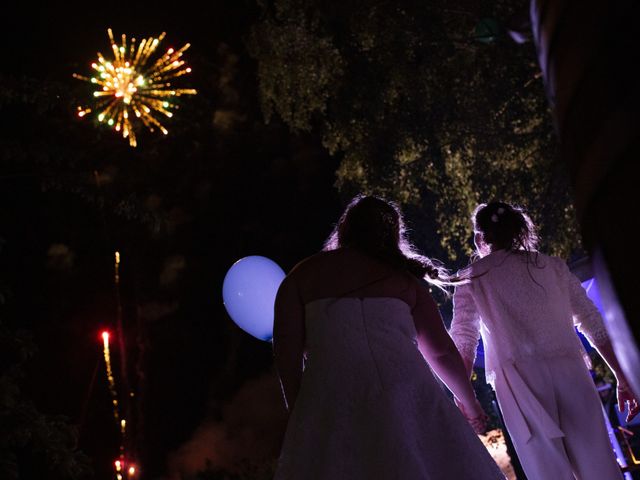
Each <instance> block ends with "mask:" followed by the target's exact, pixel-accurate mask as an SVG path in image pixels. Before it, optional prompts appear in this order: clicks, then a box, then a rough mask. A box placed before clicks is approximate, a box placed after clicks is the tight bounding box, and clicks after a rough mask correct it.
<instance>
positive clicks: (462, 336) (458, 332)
mask: <svg viewBox="0 0 640 480" xmlns="http://www.w3.org/2000/svg"><path fill="white" fill-rule="evenodd" d="M449 335H451V338H452V339H453V342H454V343H455V344H456V347H457V348H458V351H459V352H460V355H462V358H463V359H465V360H469V361H471V362H474V361H475V359H476V350H477V349H478V341H479V340H480V315H479V314H478V311H477V309H476V305H475V302H474V300H473V296H472V295H471V287H470V286H469V285H460V286H458V287H456V291H455V293H454V295H453V320H452V321H451V328H450V329H449Z"/></svg>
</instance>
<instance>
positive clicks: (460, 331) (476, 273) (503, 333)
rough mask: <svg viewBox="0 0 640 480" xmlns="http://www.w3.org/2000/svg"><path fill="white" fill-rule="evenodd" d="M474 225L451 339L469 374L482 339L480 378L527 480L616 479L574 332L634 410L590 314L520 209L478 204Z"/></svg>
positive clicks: (598, 320) (598, 321)
mask: <svg viewBox="0 0 640 480" xmlns="http://www.w3.org/2000/svg"><path fill="white" fill-rule="evenodd" d="M472 220H473V224H474V230H475V244H476V248H477V253H478V259H477V260H476V261H475V262H473V263H472V264H471V265H470V266H469V267H468V270H467V271H465V272H464V274H463V275H462V276H463V277H466V278H467V279H468V281H467V282H466V283H463V284H461V285H459V286H458V287H457V288H456V291H455V295H454V314H453V321H452V324H451V329H450V334H451V336H452V338H453V340H454V342H455V343H456V346H457V347H458V349H459V351H460V353H461V355H462V357H463V360H464V362H465V366H466V367H467V371H468V373H469V374H470V373H471V370H472V368H473V363H474V359H475V354H476V348H477V345H478V340H479V337H480V336H481V335H482V340H483V344H484V349H485V369H486V374H487V382H488V383H490V384H491V385H492V386H493V388H494V390H495V392H496V397H497V399H498V403H499V405H500V409H501V410H502V414H503V417H504V421H505V424H506V426H507V429H508V431H509V434H510V435H511V438H512V440H513V443H514V446H515V449H516V451H517V453H518V457H519V459H520V462H521V463H522V466H523V469H524V471H525V473H526V475H527V477H528V479H529V480H550V479H553V480H575V479H578V480H618V479H622V474H621V472H620V468H619V466H618V464H617V462H616V459H615V456H614V453H613V450H612V447H611V444H610V442H609V438H608V434H607V431H606V426H605V424H604V419H603V414H602V406H601V402H600V398H599V395H598V393H597V391H596V388H595V386H594V383H593V381H592V379H591V376H590V374H589V370H588V368H587V365H586V364H585V360H586V359H587V357H586V352H585V351H584V348H583V347H582V344H581V342H580V339H579V338H578V336H577V335H576V332H575V330H574V326H577V327H578V329H579V330H580V331H581V332H582V333H583V334H585V335H586V336H587V338H588V339H589V340H590V342H591V343H592V344H593V345H594V346H595V347H596V348H597V350H598V352H599V353H600V355H601V356H602V357H603V358H604V360H605V361H606V362H607V363H608V365H609V366H610V367H611V369H612V370H613V372H614V373H615V375H616V378H617V381H618V390H617V394H618V406H619V408H620V410H621V411H623V410H624V408H625V404H626V405H628V407H629V414H628V417H627V418H628V420H630V419H631V418H633V417H634V416H635V415H636V414H637V413H638V409H639V407H638V403H637V400H636V398H635V396H634V394H633V393H632V392H631V390H630V388H629V385H628V383H627V381H626V379H625V378H624V376H623V374H622V370H621V369H620V366H619V363H618V360H617V359H616V356H615V354H614V352H613V348H612V346H611V343H610V341H609V337H608V335H607V331H606V329H605V326H604V324H603V321H602V317H601V316H600V314H599V312H598V310H597V309H596V308H595V306H594V305H593V303H592V302H591V300H589V298H588V297H587V295H586V293H585V291H584V289H583V288H582V286H581V284H580V281H579V280H578V279H577V278H576V277H575V276H574V275H573V274H572V273H571V272H570V271H569V269H568V268H567V265H566V264H565V262H564V261H562V260H561V259H559V258H556V257H550V256H547V255H544V254H542V253H540V252H538V251H536V243H537V236H536V233H535V228H534V226H533V224H532V222H531V220H530V218H529V217H528V216H527V215H526V213H524V212H523V211H522V210H521V209H520V208H517V207H514V206H512V205H509V204H507V203H502V202H492V203H489V204H482V205H480V206H478V207H477V208H476V210H475V212H474V214H473V219H472Z"/></svg>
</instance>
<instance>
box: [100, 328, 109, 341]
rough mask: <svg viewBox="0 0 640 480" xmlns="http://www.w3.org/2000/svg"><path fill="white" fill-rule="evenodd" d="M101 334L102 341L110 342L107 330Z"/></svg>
mask: <svg viewBox="0 0 640 480" xmlns="http://www.w3.org/2000/svg"><path fill="white" fill-rule="evenodd" d="M100 336H101V337H102V341H103V342H108V341H109V332H107V331H106V330H105V331H104V332H102V333H101V334H100Z"/></svg>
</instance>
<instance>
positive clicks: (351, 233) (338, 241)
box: [274, 197, 504, 480]
mask: <svg viewBox="0 0 640 480" xmlns="http://www.w3.org/2000/svg"><path fill="white" fill-rule="evenodd" d="M437 276H438V269H437V268H436V267H435V266H434V265H433V264H432V263H431V262H430V260H429V259H427V258H425V257H421V256H418V255H417V254H415V252H413V251H412V250H411V248H410V246H409V244H408V243H407V241H406V240H405V236H404V227H403V223H402V217H401V214H400V211H399V210H398V209H397V208H396V207H395V206H394V205H393V204H390V203H388V202H386V201H384V200H382V199H379V198H376V197H356V198H355V199H354V200H353V201H352V202H351V204H350V205H349V206H348V207H347V210H346V211H345V213H344V214H343V215H342V217H341V219H340V221H339V223H338V225H337V226H336V229H335V231H334V233H333V234H332V235H331V237H330V238H329V240H328V241H327V244H326V246H325V251H323V252H321V253H318V254H317V255H314V256H312V257H309V258H307V259H305V260H304V261H302V262H301V263H300V264H298V265H297V266H296V267H295V268H294V269H293V270H292V272H291V273H290V274H289V275H288V276H287V277H286V278H285V280H284V282H283V283H282V285H281V287H280V289H279V292H278V296H277V299H276V307H275V324H274V354H275V361H276V367H277V369H278V373H279V376H280V380H281V385H282V389H283V394H284V398H285V403H286V406H287V408H288V410H289V413H290V417H289V423H288V426H287V431H286V435H285V439H284V443H283V446H282V451H281V455H280V459H279V463H278V469H277V471H276V476H275V479H276V480H316V479H317V480H321V479H322V480H343V479H344V480H347V479H348V480H360V479H362V480H365V479H366V480H372V479H376V480H377V479H380V480H387V479H388V480H391V479H394V480H418V479H420V480H445V479H446V480H494V479H496V480H497V479H503V478H504V477H503V475H502V474H501V473H500V470H499V469H498V467H497V466H496V464H495V463H494V461H493V460H492V458H491V456H490V455H489V453H488V452H487V451H486V449H485V447H484V446H483V445H482V443H481V442H480V440H479V439H478V437H477V435H476V434H475V433H474V430H473V429H472V427H471V426H470V424H469V423H471V425H473V426H474V428H475V429H476V430H477V431H480V430H481V429H482V428H483V425H484V419H485V415H484V412H483V411H482V409H481V407H480V405H479V404H478V402H477V400H476V398H475V394H474V392H473V389H472V387H471V384H470V383H469V380H468V377H467V375H466V371H465V367H464V364H463V362H462V359H461V357H460V355H459V353H458V351H457V350H456V348H455V346H454V344H453V342H452V340H451V338H450V337H449V335H448V334H447V332H446V330H445V327H444V324H443V323H442V319H441V317H440V314H439V311H438V309H437V306H436V304H435V302H434V300H433V298H432V297H431V295H430V293H429V290H428V288H427V287H425V286H424V285H423V283H422V281H421V280H422V279H423V278H425V277H426V278H429V277H431V279H435V278H437ZM432 281H434V280H432ZM429 367H431V368H429ZM431 369H433V371H434V372H435V373H436V374H437V375H438V377H440V379H441V380H442V381H443V383H444V384H446V385H447V387H448V388H449V389H450V390H451V391H452V392H453V394H454V395H455V397H456V399H457V400H458V403H459V404H460V405H461V409H462V412H461V411H460V410H458V408H457V407H456V406H455V405H454V403H453V401H452V400H451V399H449V398H448V396H447V395H446V394H445V392H444V391H443V389H442V388H441V386H440V384H439V383H438V381H437V380H436V378H435V377H434V375H433V373H432V371H431ZM465 416H466V417H467V419H465Z"/></svg>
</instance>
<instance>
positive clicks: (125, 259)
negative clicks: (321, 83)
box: [0, 1, 341, 479]
mask: <svg viewBox="0 0 640 480" xmlns="http://www.w3.org/2000/svg"><path fill="white" fill-rule="evenodd" d="M258 15H259V11H258V8H257V6H256V5H255V4H254V3H253V2H250V1H227V2H209V3H207V4H205V5H204V6H202V5H199V4H196V3H195V2H174V3H173V4H172V5H166V6H165V5H160V4H151V3H147V4H142V3H122V4H116V3H114V4H100V3H97V2H93V3H90V2H87V3H83V4H81V5H78V4H69V3H63V2H59V3H57V4H55V3H48V4H40V5H39V4H34V3H27V2H25V3H20V4H13V5H10V6H8V7H6V6H5V7H3V13H2V16H3V17H4V18H3V20H4V21H3V22H2V23H3V24H4V29H3V43H2V44H3V48H2V50H3V60H2V62H0V63H1V72H2V74H1V75H2V77H1V79H2V86H3V92H4V93H3V95H4V97H3V102H2V104H1V105H0V107H1V109H0V111H1V112H2V116H1V118H0V130H1V132H0V142H1V145H2V149H3V153H2V164H1V167H0V205H1V207H0V238H1V239H2V250H1V251H0V268H1V270H2V281H3V286H4V288H5V292H6V302H4V305H3V308H2V315H3V319H2V321H3V323H5V324H6V325H8V326H9V327H10V328H12V329H22V328H24V329H27V330H28V331H30V332H31V334H32V335H33V339H34V341H35V344H36V345H37V353H36V354H35V356H34V357H33V358H32V360H31V361H30V362H28V364H27V368H28V370H27V375H26V377H25V380H24V386H25V395H26V396H29V397H30V398H31V399H32V400H33V401H34V403H35V404H36V406H37V407H38V408H39V409H40V410H41V411H43V412H44V413H47V414H62V415H65V416H66V417H68V418H69V420H70V422H71V423H73V424H76V425H78V428H79V446H80V448H81V449H82V450H83V451H84V452H85V453H87V454H88V455H89V457H90V458H91V459H92V466H93V470H94V472H95V478H100V479H102V478H113V466H112V465H113V460H114V459H115V458H117V455H118V445H119V442H120V441H119V436H118V431H117V428H116V424H115V422H114V420H113V416H112V411H111V405H110V401H111V400H110V397H109V391H108V388H107V381H106V375H105V369H104V362H103V359H102V347H101V339H100V337H99V335H100V332H101V331H102V329H104V328H108V329H110V330H111V331H112V332H116V331H117V322H116V319H117V305H118V295H120V297H121V305H122V321H123V330H122V331H123V343H122V344H119V343H118V342H117V339H114V341H113V342H114V343H112V359H113V362H114V373H115V376H116V382H117V388H118V391H119V395H120V398H121V411H122V412H123V414H125V415H126V416H127V419H128V422H129V436H128V437H127V440H126V442H125V443H126V448H127V452H128V455H132V456H133V458H135V459H136V462H137V463H138V464H139V465H141V467H140V468H141V473H142V474H143V475H144V478H160V477H161V476H164V475H168V474H169V473H170V472H171V471H173V472H175V471H177V470H180V469H183V470H185V471H187V472H189V473H194V470H197V469H196V468H195V467H189V466H188V465H192V464H193V463H192V460H193V459H196V460H194V461H197V460H198V459H200V460H202V458H204V456H208V457H210V458H212V461H213V464H214V466H217V467H220V468H227V469H233V468H234V467H233V465H235V464H237V463H239V462H240V463H242V462H245V461H252V458H251V457H252V455H253V456H254V457H255V459H257V460H256V461H258V460H259V459H261V458H269V456H273V455H274V454H275V452H277V448H278V447H279V438H280V435H281V434H282V428H283V427H284V415H283V411H282V409H283V407H282V406H281V400H280V398H279V392H278V387H277V383H276V377H275V375H274V374H273V372H272V359H271V347H270V344H268V343H266V342H261V341H258V340H256V339H254V338H252V337H250V336H249V335H248V334H246V333H244V332H242V331H241V330H239V329H238V328H237V327H236V326H235V325H234V324H233V322H232V321H231V319H230V318H229V317H228V316H227V314H226V312H225V310H224V307H223V305H222V298H221V291H222V281H223V278H224V275H225V273H226V271H227V269H228V268H229V267H230V266H231V265H232V264H233V262H234V261H236V260H237V259H239V258H242V257H244V256H247V255H264V256H266V257H269V258H271V259H273V260H274V261H276V262H277V263H278V264H279V265H280V266H281V267H282V268H283V269H285V271H286V270H288V269H290V268H291V267H292V266H293V265H294V264H295V263H296V262H297V261H299V260H300V259H301V258H303V257H305V256H307V255H309V254H312V253H313V252H315V251H317V250H319V249H320V248H321V245H322V242H323V240H324V239H325V238H326V236H327V235H328V234H329V232H330V230H331V228H332V222H334V221H335V220H336V219H337V216H338V214H339V212H340V207H341V199H340V198H339V195H338V193H337V192H336V190H335V189H334V187H333V183H334V171H335V168H336V166H337V159H332V158H330V157H329V156H328V155H327V154H326V153H325V151H324V150H323V149H322V147H321V144H320V140H319V139H318V138H314V137H313V136H305V135H296V136H294V135H291V134H289V133H288V129H287V128H286V127H284V126H282V125H281V124H279V123H278V122H277V121H274V122H272V123H271V124H270V125H265V124H264V121H263V118H262V115H261V112H260V109H259V102H258V99H257V85H256V80H255V79H256V75H255V64H254V62H253V60H252V59H251V58H250V57H249V56H248V55H247V53H246V51H245V46H244V38H245V36H246V34H247V32H248V28H249V27H250V25H251V24H252V23H253V22H254V21H255V20H256V18H257V16H258ZM107 27H111V28H112V29H113V31H114V35H116V38H117V37H118V36H119V35H120V34H121V33H127V35H128V36H129V37H131V36H137V37H138V38H140V37H142V36H151V35H158V34H160V33H161V32H162V31H166V32H167V37H166V39H165V41H164V44H163V45H161V48H163V47H164V48H165V49H166V48H167V47H169V46H174V47H179V46H181V45H183V44H184V43H187V42H189V43H191V44H192V47H191V48H190V49H189V50H188V51H187V53H186V58H187V60H188V62H189V63H190V64H191V66H192V67H193V69H194V72H193V74H192V75H191V76H190V77H189V79H188V80H187V83H188V84H189V86H193V87H195V88H197V89H198V91H199V94H198V95H197V96H195V97H191V98H189V97H186V98H184V99H183V100H182V102H181V107H182V108H181V110H179V111H178V112H177V114H176V116H175V117H174V119H172V120H171V121H170V122H169V123H167V126H168V128H169V130H170V135H169V136H167V137H163V136H162V135H156V134H149V133H144V132H143V133H141V134H140V136H139V146H138V148H137V149H131V148H130V147H129V146H128V145H127V142H126V141H124V140H122V139H121V138H120V137H118V136H117V134H115V133H114V132H112V131H110V130H107V129H104V128H100V127H99V126H97V125H95V122H94V121H93V120H91V119H89V118H85V119H82V120H80V119H78V118H77V117H76V116H75V107H76V105H77V104H79V103H82V101H83V99H84V98H88V95H90V87H89V86H87V85H85V84H83V83H82V82H80V81H78V80H75V79H73V78H72V76H71V75H72V74H73V73H79V74H85V75H86V74H88V73H89V71H90V67H89V65H90V63H91V62H92V61H94V59H95V56H96V55H95V54H96V52H97V51H101V52H103V53H105V54H108V53H109V43H108V39H107V34H106V29H107ZM216 113H218V117H216ZM216 118H217V120H216ZM225 122H226V123H225ZM116 250H118V251H120V253H121V255H122V263H121V284H120V288H119V289H118V290H116V288H115V285H114V271H113V269H114V262H113V255H114V251H116ZM122 347H124V352H125V353H126V368H125V369H124V370H122V361H121V358H122V357H121V355H122V352H123V349H122ZM126 383H128V384H129V389H128V390H129V391H130V392H131V393H134V395H135V396H133V397H129V400H127V396H126V393H127V388H126ZM199 426H200V429H199V430H198V427H199ZM194 432H196V433H194ZM194 435H195V437H194ZM192 438H193V441H192V442H191V443H188V442H189V441H190V439H192ZM185 444H188V447H184V448H183V450H180V447H181V446H184V445H185ZM200 449H203V452H204V453H200ZM207 449H209V450H208V451H207ZM212 449H213V450H212ZM176 452H179V453H176ZM244 457H249V460H246V459H245V458H244ZM190 459H191V460H190ZM190 462H191V463H190ZM176 465H178V466H176ZM185 465H187V466H185Z"/></svg>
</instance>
